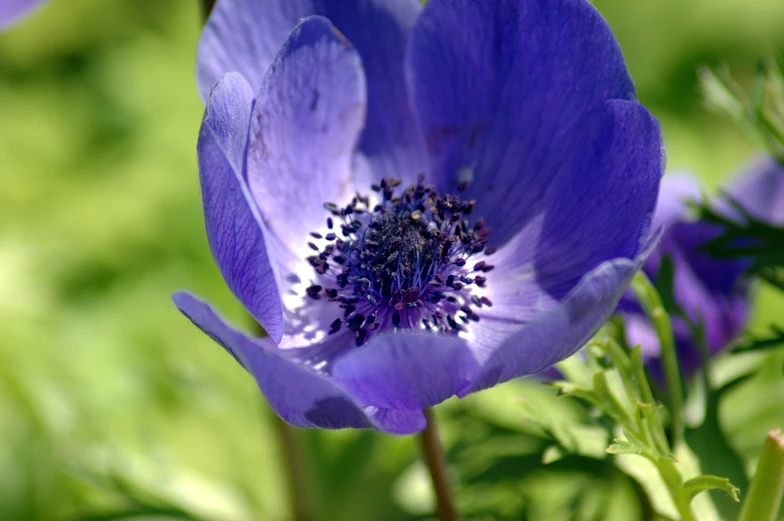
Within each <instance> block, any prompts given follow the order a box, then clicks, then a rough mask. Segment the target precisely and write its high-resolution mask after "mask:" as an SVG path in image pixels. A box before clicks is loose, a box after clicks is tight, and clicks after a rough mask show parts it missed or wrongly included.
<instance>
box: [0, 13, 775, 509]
mask: <svg viewBox="0 0 784 521" xmlns="http://www.w3.org/2000/svg"><path fill="white" fill-rule="evenodd" d="M595 5H596V6H597V7H598V9H599V10H600V11H601V12H602V13H603V14H604V15H605V17H606V18H607V19H608V21H609V23H610V25H611V26H612V28H613V30H614V31H615V34H616V36H617V38H618V39H619V41H620V43H621V47H622V48H623V50H624V53H625V55H626V57H627V60H628V63H629V68H630V69H631V72H632V76H633V77H634V79H635V81H636V84H637V87H638V91H639V96H640V98H641V100H642V101H643V102H644V103H645V104H646V105H648V106H649V107H650V109H651V110H652V111H653V112H654V114H655V115H656V116H657V117H658V118H659V119H660V120H661V122H662V124H663V127H664V133H665V141H666V146H667V153H668V158H669V160H668V165H669V169H670V170H688V171H691V172H694V173H695V174H697V175H699V176H701V177H702V178H703V179H704V180H705V182H706V185H707V186H708V187H710V188H711V189H715V188H716V187H717V186H718V185H719V184H720V183H721V182H722V181H724V180H727V179H729V178H730V177H731V176H732V175H733V174H734V173H736V172H737V171H738V169H739V168H740V167H741V166H742V165H743V164H744V163H746V162H747V161H748V159H749V158H750V157H751V156H752V155H753V154H754V153H755V145H754V144H753V143H750V142H748V141H747V140H746V139H744V137H743V136H741V135H740V134H739V132H738V131H737V130H736V129H735V128H733V127H732V126H731V125H730V124H728V123H726V122H725V121H723V120H722V119H720V118H719V117H716V116H713V115H711V114H709V113H707V112H706V110H705V109H704V108H703V107H702V105H701V102H700V98H699V93H698V89H697V80H696V69H697V67H698V66H700V65H703V64H719V63H728V64H730V66H731V68H732V70H733V72H734V73H735V74H736V76H738V77H739V78H741V79H743V78H748V77H749V76H750V75H751V74H752V72H753V70H754V64H755V62H756V60H757V58H759V57H761V56H763V55H765V54H768V53H770V52H774V51H775V50H776V49H781V48H784V31H783V30H782V27H784V2H782V1H780V0H745V1H740V0H632V1H630V0H601V1H599V0H597V2H596V3H595ZM200 24H201V21H200V13H199V6H198V5H197V2H196V0H113V1H107V0H54V1H52V2H51V3H50V4H48V5H45V6H44V7H43V8H42V9H41V10H40V11H39V12H37V13H35V14H34V15H33V16H31V17H30V18H28V19H27V20H25V21H24V22H23V23H21V24H20V25H18V26H17V27H15V28H13V29H12V30H10V31H8V32H7V33H6V34H2V35H0V434H2V438H0V440H2V443H1V444H0V519H2V520H96V521H97V520H99V519H115V518H118V519H119V518H124V519H130V518H134V517H132V516H134V515H137V516H140V518H145V519H169V518H175V519H200V520H205V521H206V520H209V521H212V520H215V521H218V520H221V521H223V520H227V521H228V520H237V521H243V520H251V519H259V520H273V521H274V520H283V519H289V518H290V512H291V497H290V494H289V491H290V489H289V487H288V485H287V483H288V481H287V479H288V478H287V473H286V472H284V470H283V465H284V457H283V451H282V450H281V442H280V436H279V435H278V433H279V429H280V425H279V423H278V422H276V421H275V420H274V419H273V416H272V414H271V413H270V411H269V410H268V408H267V406H266V404H265V403H264V401H263V398H262V397H261V395H260V394H259V393H258V391H257V389H256V387H255V384H254V382H253V381H252V379H251V378H250V377H249V376H247V375H246V374H245V373H244V372H243V371H242V369H241V368H240V367H239V366H238V365H237V364H236V363H235V362H234V361H233V360H232V359H231V357H229V356H228V355H226V354H225V353H224V352H223V351H222V350H221V349H220V348H219V347H218V346H217V345H215V344H213V343H212V342H211V341H210V340H209V339H208V338H206V337H205V336H204V335H202V334H201V333H199V332H198V331H197V330H196V329H195V328H194V327H193V326H191V325H190V323H188V321H187V320H186V319H184V318H183V317H182V316H181V315H180V314H179V313H178V312H177V311H176V309H175V308H174V306H173V305H172V304H171V302H170V301H169V295H170V294H171V293H172V292H173V291H175V290H178V289H183V288H187V289H189V290H192V291H193V292H195V293H197V294H199V295H201V296H203V297H205V298H207V299H209V300H210V301H212V302H213V303H215V305H216V306H217V307H218V308H219V309H220V310H221V311H222V312H223V313H224V314H225V315H226V316H228V317H230V318H231V319H232V320H234V321H235V323H238V324H246V325H248V327H250V323H249V321H248V319H247V318H246V315H245V314H244V312H243V311H242V309H241V307H240V306H239V304H238V303H237V302H236V301H235V300H234V299H233V297H232V296H231V294H230V293H229V291H228V290H227V289H226V288H225V286H224V285H223V282H222V280H221V278H220V275H219V273H218V271H217V269H216V268H215V266H214V264H213V262H212V259H211V257H210V254H209V251H208V248H207V244H206V240H205V237H204V232H203V221H202V215H201V201H200V197H199V189H198V183H197V172H196V162H195V161H196V154H195V144H196V136H197V132H198V126H199V122H200V119H201V115H202V111H203V107H202V105H201V102H200V101H199V99H198V96H197V94H196V89H195V82H194V74H193V63H194V54H195V49H196V43H197V40H198V35H199V30H200ZM762 293H763V299H762V302H763V303H762V304H760V305H759V306H758V309H757V313H756V316H755V324H757V326H760V325H764V324H765V323H766V322H769V321H770V320H771V319H775V318H776V317H777V316H778V312H777V311H776V310H777V309H781V308H780V307H779V305H780V301H779V302H778V303H777V301H776V300H775V299H773V298H772V297H770V296H769V295H765V292H764V291H763V292H762ZM782 362H784V358H783V357H782V356H781V354H772V355H768V356H767V357H765V358H762V359H761V358H759V357H754V356H746V357H737V358H733V359H732V360H727V359H725V360H722V361H720V363H719V366H720V367H719V369H721V368H722V367H723V368H724V370H720V371H719V376H720V377H722V375H729V374H730V373H733V372H738V371H742V370H746V369H750V368H754V367H756V366H758V365H759V366H761V367H762V370H761V371H760V372H759V373H758V374H757V376H755V377H754V378H752V379H751V381H749V382H747V383H745V384H743V385H742V386H740V387H739V388H738V389H736V390H734V391H732V392H731V393H729V394H728V396H727V398H726V399H725V400H724V401H723V402H722V406H721V421H722V424H723V426H724V427H725V429H726V431H727V432H728V435H729V439H730V442H731V444H732V446H733V447H735V448H736V449H737V450H738V451H739V452H740V453H741V454H742V455H743V457H744V459H745V461H746V463H747V465H748V467H749V469H751V468H752V467H753V464H754V461H755V459H756V455H757V453H758V450H759V447H760V446H761V443H762V440H763V438H764V434H765V432H766V431H767V430H768V429H770V428H771V427H773V426H776V425H784V400H783V399H782V398H784V382H782V378H781V377H782ZM521 399H522V400H525V401H526V402H527V403H529V404H534V407H535V408H536V410H538V411H541V414H543V415H545V416H547V417H551V418H557V419H558V421H564V422H580V421H582V420H584V419H585V415H586V413H585V411H584V409H583V408H582V407H580V406H578V405H577V404H576V403H574V402H570V401H568V400H566V399H555V398H554V393H553V391H551V390H550V389H548V388H545V387H544V386H541V385H538V384H536V383H533V382H524V381H517V382H510V383H508V384H505V385H503V386H500V387H499V388H496V389H493V390H490V391H486V392H483V393H481V394H479V395H476V396H472V397H469V398H467V399H465V400H462V401H457V400H452V401H450V402H447V403H446V404H444V405H443V406H441V407H439V409H438V413H439V415H440V417H441V419H442V434H443V437H444V439H445V442H446V444H447V447H448V450H449V453H450V457H451V459H452V461H453V464H454V470H455V473H456V478H457V480H458V482H459V485H458V496H459V500H458V503H459V505H460V508H461V510H462V511H463V512H465V513H466V514H467V516H466V517H468V518H470V519H488V520H489V519H531V520H537V521H538V520H541V521H558V520H561V519H563V520H567V519H575V520H586V521H587V520H593V519H597V520H598V519H611V520H618V521H625V520H630V521H633V520H636V519H654V517H652V514H651V512H650V506H649V505H647V504H646V503H645V501H644V500H641V494H640V490H639V487H638V486H637V485H636V484H635V482H633V481H632V480H630V479H629V478H627V477H626V476H625V475H624V474H622V473H621V472H620V471H619V470H618V469H617V467H615V466H614V465H613V462H612V460H611V459H609V458H604V459H594V458H587V457H567V458H565V459H563V460H561V461H559V462H556V463H553V464H552V465H549V466H545V465H543V464H542V451H543V450H544V449H545V448H546V447H547V446H548V445H550V442H549V441H548V440H547V439H545V437H543V434H542V433H541V432H540V431H539V430H538V429H537V428H536V427H534V426H533V425H532V424H531V423H530V422H527V421H526V420H525V415H524V414H523V410H522V407H521V406H520V404H519V403H518V401H519V400H521ZM286 432H287V436H290V437H291V439H292V440H293V442H294V443H295V444H296V446H297V449H296V451H295V453H296V455H297V466H298V468H299V469H300V470H301V479H299V482H298V485H297V487H296V489H297V491H298V494H297V496H298V497H299V498H300V499H299V502H300V504H301V508H302V509H303V511H304V512H305V518H307V519H319V520H344V519H345V520H376V519H378V520H386V519H390V520H397V519H400V520H403V519H426V518H427V513H428V512H430V511H431V508H432V497H431V495H430V492H429V488H428V486H427V477H426V475H425V473H424V470H423V468H422V466H421V464H420V463H418V459H417V454H418V452H417V439H416V438H396V437H391V436H386V435H382V434H379V433H373V432H321V431H295V430H289V431H286ZM586 436H587V435H586ZM589 438H590V437H586V440H589ZM602 443H604V441H603V440H601V439H600V440H598V449H599V451H598V452H599V454H601V449H602V448H603V446H602ZM123 516H124V517H123ZM144 516H147V517H144ZM167 516H168V517H167Z"/></svg>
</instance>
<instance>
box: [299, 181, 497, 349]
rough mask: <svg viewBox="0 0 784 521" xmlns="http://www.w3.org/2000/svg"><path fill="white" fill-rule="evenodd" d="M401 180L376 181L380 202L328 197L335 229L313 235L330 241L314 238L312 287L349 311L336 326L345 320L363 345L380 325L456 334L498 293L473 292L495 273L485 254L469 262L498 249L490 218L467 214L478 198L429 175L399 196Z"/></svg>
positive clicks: (330, 222)
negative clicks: (445, 190) (449, 191)
mask: <svg viewBox="0 0 784 521" xmlns="http://www.w3.org/2000/svg"><path fill="white" fill-rule="evenodd" d="M400 184H401V180H399V179H390V178H385V179H383V180H382V181H381V183H380V184H379V185H373V186H371V188H372V190H373V191H374V192H377V193H378V194H379V199H380V202H379V203H378V204H375V205H374V206H372V207H371V202H370V198H369V197H366V196H362V195H359V194H357V195H356V196H355V197H354V198H353V199H352V200H351V203H350V204H349V205H347V206H346V207H344V208H340V207H338V206H337V205H335V204H332V203H327V204H325V205H324V208H325V209H326V210H327V211H328V212H329V213H330V214H331V217H328V218H327V229H328V232H327V233H326V234H325V235H322V234H321V233H316V232H314V233H311V236H312V237H313V238H314V239H318V240H319V241H320V242H325V243H326V245H325V246H324V247H323V248H319V246H317V245H316V244H315V243H313V242H310V243H308V246H309V247H310V248H311V249H312V250H314V251H316V252H318V254H317V255H313V256H311V257H308V262H309V263H310V265H311V266H313V268H314V269H315V270H316V273H317V275H318V277H317V278H318V282H319V283H318V284H313V285H312V286H310V287H309V288H308V289H307V294H308V296H310V297H311V298H314V299H320V298H326V299H328V300H330V301H333V302H336V303H337V304H338V305H339V307H340V308H342V309H343V317H342V318H337V319H336V320H335V321H334V322H333V323H332V325H331V328H330V330H329V333H330V334H333V333H336V332H337V331H339V330H340V329H341V327H342V326H344V325H345V326H346V327H347V328H348V329H350V330H351V331H353V332H354V336H355V339H356V344H357V345H362V344H364V343H365V341H366V340H367V338H368V335H369V334H370V333H372V332H373V331H376V330H379V329H381V330H384V329H390V328H406V329H426V330H430V331H436V332H439V333H452V334H456V333H458V332H460V331H462V330H463V329H464V324H468V323H470V322H472V321H474V322H476V321H478V320H479V316H478V315H477V314H476V313H475V312H474V309H473V308H472V306H474V307H477V308H480V307H482V306H492V302H491V301H490V299H488V298H487V297H484V296H483V297H478V296H476V295H473V294H472V289H473V288H474V287H480V288H483V287H485V283H486V281H487V279H486V278H485V277H484V276H482V275H481V274H482V273H487V272H489V271H491V270H492V269H493V266H492V265H490V264H487V263H486V262H484V261H479V262H476V263H474V264H473V265H472V266H470V267H468V266H467V265H468V260H469V258H470V257H471V256H472V255H475V254H477V253H480V252H482V251H484V253H485V255H488V254H491V253H493V248H486V247H485V245H486V243H487V239H488V236H489V235H490V229H489V228H486V227H485V226H484V224H483V220H482V219H478V220H476V221H475V222H474V224H473V226H470V225H469V223H468V221H467V220H466V219H464V216H467V215H469V214H471V213H472V211H473V210H474V205H475V201H470V202H466V201H461V200H460V198H459V197H457V196H451V195H445V196H440V195H439V194H438V192H437V191H436V190H435V187H433V186H426V185H425V184H424V179H423V176H420V178H419V180H418V182H417V184H416V185H412V186H410V187H408V188H406V189H405V190H403V191H402V193H400V195H399V196H395V188H397V187H398V186H399V185H400ZM464 188H465V186H464V185H463V186H461V187H460V189H461V190H462V189H464ZM336 221H337V222H336ZM338 231H339V232H340V235H341V236H342V238H338Z"/></svg>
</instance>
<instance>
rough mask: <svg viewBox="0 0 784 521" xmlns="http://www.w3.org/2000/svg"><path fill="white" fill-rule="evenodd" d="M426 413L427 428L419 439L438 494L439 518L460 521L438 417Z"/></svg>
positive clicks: (425, 411)
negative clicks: (440, 437)
mask: <svg viewBox="0 0 784 521" xmlns="http://www.w3.org/2000/svg"><path fill="white" fill-rule="evenodd" d="M424 413H425V418H427V427H425V430H423V431H422V432H421V433H420V435H419V439H420V440H421V442H422V455H423V456H424V460H425V464H426V465H427V470H428V471H429V472H430V478H431V480H432V481H433V489H434V490H435V493H436V502H437V511H438V517H439V518H440V519H441V521H459V520H460V517H459V516H458V514H457V511H456V510H455V507H454V505H453V504H452V490H451V486H450V483H449V476H448V475H447V468H446V458H445V457H444V449H443V447H441V442H440V441H439V439H438V428H437V427H436V417H435V415H434V414H433V411H432V410H430V409H425V410H424Z"/></svg>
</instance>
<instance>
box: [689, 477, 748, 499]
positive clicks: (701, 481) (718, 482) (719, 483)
mask: <svg viewBox="0 0 784 521" xmlns="http://www.w3.org/2000/svg"><path fill="white" fill-rule="evenodd" d="M716 489H718V490H723V491H724V492H726V493H727V494H729V496H730V497H731V498H732V499H734V500H735V501H740V498H739V497H738V493H739V492H740V489H739V488H738V487H736V486H735V485H733V484H732V483H730V480H729V479H727V478H720V477H718V476H698V477H696V478H692V479H690V480H688V481H687V482H686V483H684V484H683V487H682V491H683V493H684V494H685V495H686V496H687V497H688V498H689V500H691V499H692V498H694V496H696V495H697V494H699V493H700V492H705V491H706V490H716Z"/></svg>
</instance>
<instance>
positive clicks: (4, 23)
mask: <svg viewBox="0 0 784 521" xmlns="http://www.w3.org/2000/svg"><path fill="white" fill-rule="evenodd" d="M43 2H44V0H3V1H2V2H0V30H2V29H6V28H8V27H10V26H11V25H12V24H15V23H17V22H20V21H21V20H22V19H23V18H24V17H26V16H28V15H29V14H31V13H32V12H33V10H34V9H35V8H36V7H38V6H39V5H40V4H42V3H43Z"/></svg>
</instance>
